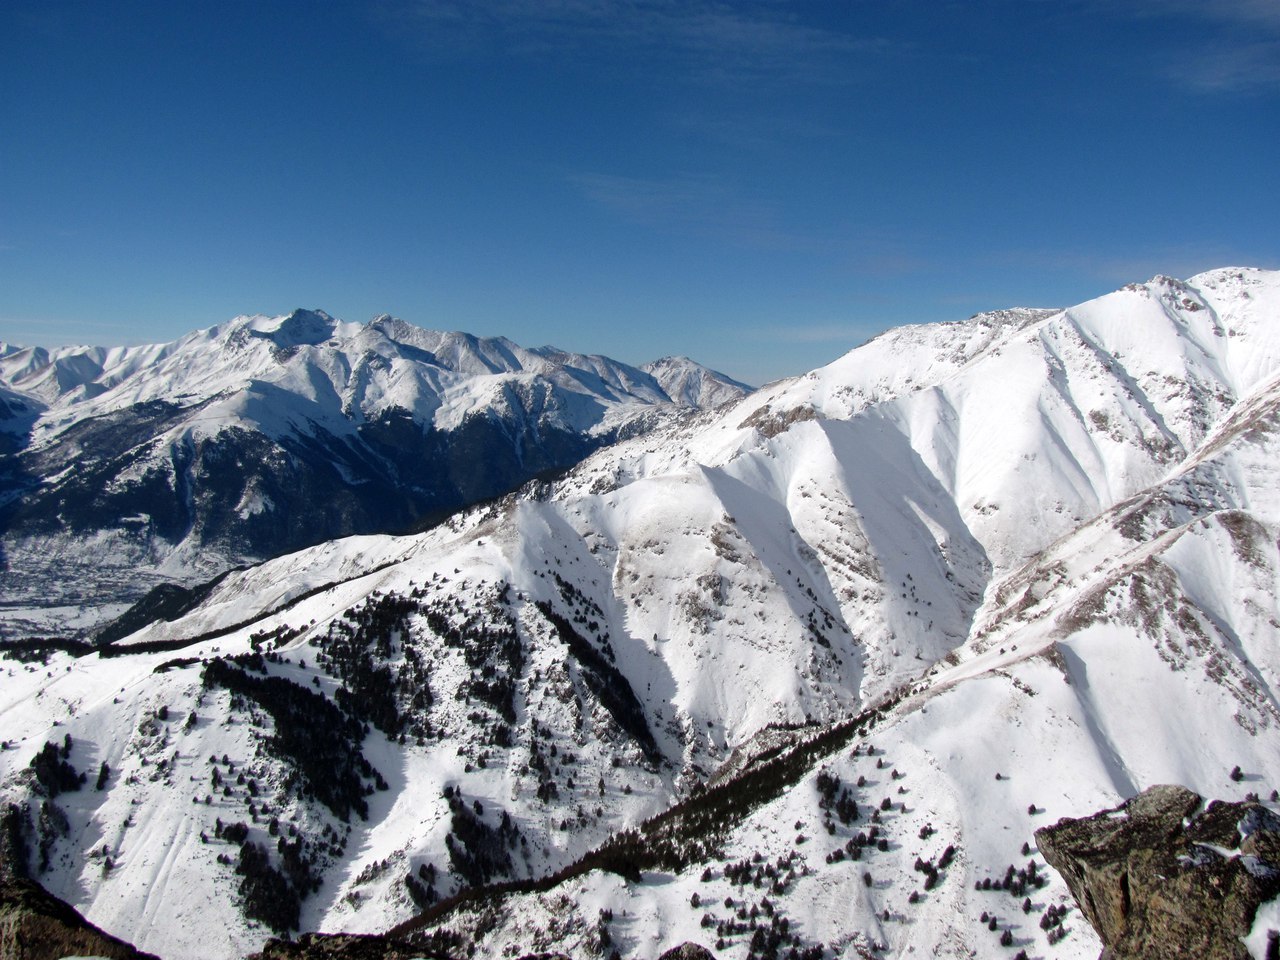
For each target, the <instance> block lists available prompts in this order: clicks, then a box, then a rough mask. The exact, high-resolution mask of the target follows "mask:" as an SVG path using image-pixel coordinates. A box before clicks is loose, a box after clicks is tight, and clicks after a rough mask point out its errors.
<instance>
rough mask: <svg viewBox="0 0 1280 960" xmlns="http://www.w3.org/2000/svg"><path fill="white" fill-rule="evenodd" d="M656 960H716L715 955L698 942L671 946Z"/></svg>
mask: <svg viewBox="0 0 1280 960" xmlns="http://www.w3.org/2000/svg"><path fill="white" fill-rule="evenodd" d="M658 960H716V955H715V954H714V953H712V952H711V951H710V950H708V949H707V948H706V947H704V946H701V945H699V944H696V943H682V944H680V946H678V947H672V948H671V949H670V950H668V951H667V952H666V953H664V954H663V955H662V956H660V957H659V958H658Z"/></svg>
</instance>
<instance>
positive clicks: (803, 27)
mask: <svg viewBox="0 0 1280 960" xmlns="http://www.w3.org/2000/svg"><path fill="white" fill-rule="evenodd" d="M382 9H383V12H384V13H383V18H384V20H385V22H387V23H389V24H391V25H393V26H394V27H395V28H396V29H397V30H399V31H401V32H403V33H404V34H405V35H406V36H408V37H410V38H411V39H412V40H413V41H414V42H416V43H417V44H419V45H420V46H421V48H423V49H425V50H426V51H428V52H429V53H431V54H433V55H436V56H444V57H468V56H474V55H477V54H489V55H501V56H514V57H522V58H535V59H544V58H548V59H549V58H559V57H564V56H565V55H572V56H575V57H578V58H586V59H594V60H596V61H597V62H598V63H600V64H607V65H609V66H611V67H612V68H615V69H625V68H626V67H628V66H630V67H632V68H634V69H643V70H648V69H651V68H653V67H654V66H655V65H656V66H660V67H663V68H665V69H666V70H669V71H670V70H674V71H678V72H679V73H680V74H682V75H684V76H686V77H688V76H696V77H699V78H702V79H708V80H725V81H742V80H749V79H752V78H782V79H791V80H809V81H822V80H827V81H830V80H837V79H839V78H840V77H841V76H842V74H843V65H844V64H845V63H847V62H848V60H849V57H850V56H851V55H853V54H859V53H866V52H868V51H870V50H874V49H880V48H883V47H885V46H887V42H886V41H885V40H883V39H881V38H876V37H851V36H848V35H845V34H842V33H837V32H834V31H831V30H826V29H822V28H819V27H815V26H812V25H809V24H806V23H802V22H800V21H799V20H798V19H797V18H796V17H795V16H793V15H792V13H791V12H790V11H789V10H788V9H787V5H786V4H779V3H770V2H755V3H735V4H726V3H722V2H714V0H460V2H454V0H391V2H389V3H388V4H386V5H384V7H383V8H382Z"/></svg>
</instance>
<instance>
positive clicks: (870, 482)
mask: <svg viewBox="0 0 1280 960" xmlns="http://www.w3.org/2000/svg"><path fill="white" fill-rule="evenodd" d="M1278 427H1280V273H1276V272H1265V271H1258V270H1249V269H1224V270H1216V271H1212V272H1210V273H1206V274H1201V275H1200V276H1197V277H1193V278H1191V279H1190V280H1188V281H1185V282H1182V281H1176V280H1171V279H1169V278H1163V277H1158V278H1156V279H1155V280H1153V281H1151V282H1149V283H1146V284H1135V285H1132V286H1130V287H1127V288H1125V289H1123V290H1120V291H1117V292H1115V293H1112V294H1109V295H1107V296H1104V297H1101V298H1099V299H1097V300H1094V301H1090V302H1088V303H1085V304H1081V305H1079V306H1076V307H1072V308H1070V309H1067V310H1060V311H1045V310H1009V311H1001V312H998V313H992V314H984V315H980V316H978V317H974V318H972V319H971V320H968V321H965V322H962V323H956V324H944V325H934V326H917V327H909V328H903V329H899V330H894V331H891V332H889V333H887V334H885V335H883V336H881V337H880V338H877V339H876V340H874V341H872V342H871V343H869V344H867V345H865V346H863V347H860V348H858V349H857V350H854V351H852V352H851V353H849V354H847V355H846V356H844V357H842V358H840V359H839V360H837V361H836V362H834V363H833V364H831V365H829V366H827V367H824V368H821V369H819V370H815V371H813V372H812V373H809V374H806V375H805V376H802V377H799V378H796V379H794V380H789V381H784V382H780V383H777V384H773V385H770V386H769V387H766V388H764V389H762V390H761V391H758V392H757V393H755V394H752V395H750V396H747V397H745V398H742V399H740V400H738V401H736V402H733V403H730V404H729V405H727V406H725V407H722V408H720V409H718V410H715V411H710V412H704V413H699V414H697V415H695V416H693V417H691V418H687V419H684V420H682V421H677V422H673V423H671V424H669V425H665V426H663V427H660V428H658V429H655V430H652V431H649V432H647V433H645V434H643V435H640V436H635V437H632V438H630V439H626V440H623V441H621V442H619V443H617V444H615V445H613V446H610V447H609V448H607V449H604V450H602V451H600V452H598V453H596V454H594V455H593V456H591V457H589V458H587V459H586V460H584V461H583V462H581V463H580V464H579V465H578V466H577V467H575V468H573V469H572V470H571V471H569V473H568V474H566V475H565V476H564V477H562V478H560V479H558V480H555V481H552V482H547V483H542V484H538V485H534V486H532V487H530V488H528V489H526V490H525V491H523V492H522V493H521V494H520V495H513V496H508V497H506V498H503V499H501V500H498V501H495V502H493V503H491V504H488V505H485V506H483V507H479V508H475V509H473V510H470V511H468V512H465V513H461V514H459V515H457V516H455V517H453V518H452V519H451V520H450V521H449V522H447V523H445V524H442V525H440V526H438V527H436V528H434V529H431V530H429V531H426V532H424V533H421V534H417V535H414V536H407V537H388V536H376V537H357V538H350V539H347V540H340V541H334V542H329V543H326V544H323V545H321V546H317V547H314V548H311V549H308V550H304V551H301V552H299V553H295V554H292V555H289V556H285V557H280V558H277V559H275V560H271V561H268V562H267V563H264V564H262V565H260V566H257V567H254V568H252V569H247V570H243V571H236V572H233V573H231V574H229V575H227V576H226V577H225V578H224V579H223V580H221V581H220V582H218V583H217V584H216V585H214V586H212V587H211V588H210V589H209V591H208V593H207V595H206V596H205V597H204V598H203V601H202V602H201V603H199V605H197V606H195V607H194V608H193V609H190V610H188V611H187V612H185V613H184V614H183V615H181V616H180V617H178V618H177V619H175V620H173V621H172V622H169V621H165V620H158V621H156V622H154V623H152V624H150V625H148V626H146V627H144V628H142V629H140V630H138V631H137V632H135V633H134V634H132V635H131V636H129V637H126V638H123V639H121V640H120V641H119V644H118V645H117V646H118V649H115V650H112V651H108V653H110V654H112V655H104V654H96V653H95V654H91V655H87V656H81V657H78V658H77V657H73V656H71V655H70V654H65V653H45V654H43V655H42V656H43V660H41V659H40V658H35V659H31V660H30V661H29V662H25V663H24V662H13V663H11V665H10V666H9V667H8V668H7V671H6V672H7V674H8V675H7V676H6V678H5V682H4V684H3V685H2V686H0V716H2V717H3V718H4V729H5V731H6V737H7V738H8V747H9V749H7V750H6V751H5V752H3V753H0V765H2V766H0V777H2V778H3V779H2V780H0V784H3V786H2V789H3V791H4V794H5V796H6V798H7V799H8V800H9V801H10V802H11V803H13V804H15V806H14V807H13V808H12V812H11V813H10V814H9V815H8V821H7V822H8V823H9V824H11V825H13V826H11V831H15V834H14V835H18V836H22V837H24V838H25V839H26V843H27V845H28V848H29V861H30V864H31V867H32V869H33V870H36V869H37V868H39V867H41V866H43V868H44V869H43V871H41V872H40V879H41V880H42V882H44V883H45V884H46V885H47V886H49V888H50V889H51V890H52V891H53V892H55V893H57V894H58V895H60V896H63V897H64V898H66V899H67V900H69V901H70V902H72V903H73V904H74V905H76V906H77V907H78V908H79V909H81V910H82V911H83V912H84V913H85V915H86V917H88V919H89V920H91V921H92V922H94V923H96V924H98V925H99V926H101V927H103V928H104V929H106V930H108V931H110V932H112V933H114V934H117V935H120V936H124V937H125V938H127V939H131V940H132V941H133V942H134V943H135V944H136V945H138V946H139V947H142V948H143V949H148V950H151V951H154V952H157V953H159V954H161V955H162V956H183V955H188V954H189V953H190V952H191V951H192V949H193V945H194V944H201V945H202V947H203V946H205V945H207V944H208V943H209V942H212V941H211V939H210V938H211V936H212V933H211V931H218V935H217V936H218V937H219V938H221V937H222V936H223V934H222V931H224V930H225V931H230V940H229V942H228V944H227V946H226V948H225V952H224V954H223V955H224V956H228V957H231V956H236V955H238V954H240V953H243V952H247V951H248V950H249V949H252V948H254V947H255V946H256V945H257V944H259V943H261V941H262V939H263V938H264V937H265V935H266V933H267V930H266V929H265V927H266V926H268V925H270V924H275V925H276V926H277V927H278V928H281V929H283V928H285V927H289V926H292V927H294V928H295V929H323V930H332V931H336V930H347V931H355V932H377V931H382V930H386V929H387V928H389V927H391V926H392V925H393V924H397V923H401V922H403V921H407V920H409V919H410V918H411V917H412V916H413V915H414V914H415V913H417V912H418V910H419V909H420V908H421V907H423V906H426V905H428V904H430V903H433V902H435V901H436V900H438V899H439V898H441V897H446V896H448V895H449V894H452V893H454V892H457V891H459V890H462V889H464V888H466V887H468V886H475V885H477V884H479V883H482V882H486V881H493V880H500V879H511V880H519V879H522V878H535V877H541V876H546V875H548V874H550V873H552V872H554V871H556V870H562V869H563V870H564V871H565V873H564V879H563V882H561V883H559V884H556V885H547V884H543V885H541V886H540V887H538V888H537V889H532V888H531V889H527V890H525V891H524V892H520V891H514V892H511V893H509V894H506V895H505V903H504V904H502V908H501V909H497V908H496V907H495V902H494V900H493V899H484V900H479V901H473V902H470V903H464V904H462V905H461V906H459V907H457V908H455V909H453V910H451V911H448V912H445V913H443V914H441V915H439V916H437V917H436V918H435V920H433V921H432V922H431V923H429V924H427V925H426V927H421V926H420V927H418V928H417V931H416V932H415V933H413V934H412V935H414V936H419V937H422V936H432V937H434V938H435V940H434V941H433V942H435V943H437V944H443V945H446V946H449V947H450V948H451V949H452V948H454V947H456V946H457V945H458V944H459V943H462V944H464V945H465V943H466V942H468V941H470V942H472V943H474V944H476V945H477V949H478V953H477V955H478V956H484V957H498V956H503V955H507V953H508V951H509V950H512V949H514V950H517V951H519V952H536V950H538V949H549V948H551V946H552V945H554V946H555V948H557V949H562V950H566V951H567V952H568V953H569V954H571V955H574V956H577V955H588V954H594V953H597V952H600V953H604V954H607V953H608V952H609V951H610V950H612V949H614V948H616V949H618V950H619V951H620V952H621V953H622V955H623V956H628V957H629V956H644V957H648V956H657V955H658V954H659V953H661V952H662V951H663V950H665V949H666V948H667V947H670V946H673V945H676V944H679V943H681V942H683V941H689V940H692V941H697V942H701V943H704V944H706V945H707V946H709V947H712V948H713V949H714V950H715V952H716V954H717V956H727V957H735V958H737V957H748V956H751V957H763V956H784V955H787V952H788V951H789V950H790V949H791V948H792V947H795V948H796V949H797V952H798V954H799V951H801V950H809V951H810V953H809V956H819V955H820V956H824V957H832V956H837V957H849V958H853V957H868V956H905V955H908V954H910V953H913V952H914V953H919V954H922V955H932V956H943V957H975V956H976V957H991V958H995V957H1011V956H1013V955H1014V953H1015V952H1016V951H1018V950H1023V951H1025V952H1026V953H1027V954H1028V955H1032V956H1042V957H1066V958H1085V957H1089V958H1092V957H1094V956H1096V955H1097V953H1098V951H1099V949H1100V945H1099V943H1098V941H1097V939H1096V937H1095V936H1094V935H1093V933H1092V931H1091V930H1090V929H1089V928H1088V926H1087V925H1086V924H1084V922H1083V921H1082V920H1081V919H1080V917H1079V915H1078V913H1076V912H1074V911H1072V910H1065V911H1064V910H1063V908H1064V907H1065V906H1066V905H1068V904H1069V897H1068V894H1067V890H1066V887H1065V885H1064V884H1063V883H1062V882H1061V880H1060V879H1058V878H1057V877H1056V876H1055V875H1052V874H1051V873H1050V872H1049V871H1048V870H1047V869H1046V868H1045V866H1044V863H1043V860H1041V859H1040V858H1038V856H1037V854H1036V851H1035V850H1034V847H1033V846H1032V844H1033V843H1034V840H1033V837H1032V833H1033V831H1034V829H1035V828H1036V827H1038V826H1041V825H1044V824H1045V823H1048V822H1052V821H1053V820H1054V819H1056V818H1058V817H1060V816H1082V815H1086V814H1090V813H1092V812H1093V811H1095V810H1097V809H1100V808H1103V807H1108V806H1114V805H1115V803H1116V802H1117V801H1118V800H1119V799H1122V798H1124V797H1128V796H1132V795H1133V794H1134V793H1136V792H1137V791H1139V790H1141V789H1143V788H1145V787H1147V786H1150V785H1152V784H1155V783H1164V782H1176V783H1182V784H1185V785H1186V786H1188V787H1190V788H1191V789H1193V790H1195V791H1196V792H1197V793H1200V794H1201V795H1203V796H1216V797H1224V798H1239V797H1243V795H1244V794H1245V793H1246V792H1255V793H1257V792H1260V793H1262V794H1263V795H1264V796H1266V795H1268V794H1269V792H1270V790H1271V789H1272V787H1273V786H1277V785H1278V784H1273V783H1271V782H1269V781H1268V778H1269V777H1271V776H1273V775H1274V771H1276V770H1280V700H1278V699H1277V696H1278V694H1280V600H1278V599H1277V598H1278V597H1280V590H1277V586H1278V581H1280V545H1278V543H1280V484H1278V483H1277V480H1276V471H1275V465H1276V464H1277V463H1280V446H1278V444H1280V441H1278V440H1277V437H1278V436H1280V433H1278V432H1277V428H1278ZM68 736H69V737H70V740H65V739H64V737H68ZM46 743H47V744H49V745H48V746H45V744H46ZM37 754H38V755H39V756H40V757H41V758H42V759H38V760H35V761H34V763H33V758H34V757H36V756H37ZM62 763H65V764H67V765H69V767H70V768H71V771H67V770H64V769H63V768H62V766H60V764H62ZM104 764H105V767H104V766H103V765H104ZM1237 767H1238V768H1239V769H1238V771H1235V774H1234V775H1233V768H1237ZM103 770H105V773H102V771H103ZM75 771H79V772H84V773H87V774H88V780H89V782H88V783H86V784H85V785H84V786H83V787H82V788H81V789H79V790H74V789H65V787H66V786H69V785H70V784H71V783H72V782H73V781H74V780H75V779H76V776H75ZM99 773H102V776H101V778H100V779H101V785H100V787H101V789H100V790H95V789H93V786H94V782H95V776H96V775H98V774H99ZM242 778H243V782H241V779H242ZM51 784H52V785H53V786H52V787H51V786H50V785H51ZM60 784H62V785H64V786H63V787H60V786H59V785H60ZM676 803H679V804H681V805H680V806H678V807H677V808H676V809H675V810H674V811H672V812H669V813H666V814H663V811H667V810H668V809H669V808H670V807H671V805H672V804H676ZM660 814H663V815H662V816H659V815H660ZM24 817H26V820H25V821H24V819H23V818H24ZM649 818H656V819H649ZM24 824H25V825H24ZM630 828H635V829H636V830H638V833H635V834H631V833H620V831H623V830H627V829H630ZM610 837H613V839H612V840H610V839H609V838H610ZM601 845H604V846H603V847H601ZM597 847H601V852H600V853H598V854H597V855H596V856H595V858H594V859H588V860H586V861H584V862H580V863H578V866H573V864H575V863H577V862H578V861H579V858H581V857H583V856H584V855H585V854H587V853H588V852H589V851H591V850H593V849H595V848H597ZM757 858H758V859H757ZM1032 863H1034V864H1035V866H1034V867H1033V866H1031V864H1032ZM628 864H630V866H628ZM601 868H607V869H601ZM228 890H231V891H234V893H233V895H232V896H228V895H227V892H228ZM271 903H274V904H283V905H284V912H283V913H281V912H280V908H279V907H271V906H268V904H271ZM295 908H296V910H297V912H296V914H295V913H293V912H291V911H292V910H293V909H295ZM246 917H249V918H256V919H253V920H252V922H249V921H247V920H246ZM783 918H785V920H786V923H785V924H784V923H783V922H782V920H783ZM255 924H256V925H255ZM753 924H754V926H753ZM404 930H405V931H408V930H409V927H406V928H404ZM433 931H434V932H433ZM757 931H759V932H757ZM1006 934H1007V936H1006ZM1263 939H1265V938H1263ZM1002 941H1004V942H1002ZM819 943H821V944H822V945H823V951H822V952H820V953H816V952H813V951H814V950H815V948H816V947H817V945H818V944H819Z"/></svg>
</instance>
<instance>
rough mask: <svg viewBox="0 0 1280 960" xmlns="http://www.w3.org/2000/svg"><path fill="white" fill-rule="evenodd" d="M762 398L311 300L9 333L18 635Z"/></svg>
mask: <svg viewBox="0 0 1280 960" xmlns="http://www.w3.org/2000/svg"><path fill="white" fill-rule="evenodd" d="M743 392H745V388H744V387H743V385H742V384H739V383H736V382H734V381H732V380H729V379H728V378H726V377H723V376H721V375H719V374H716V373H714V372H712V371H710V370H707V369H705V368H703V367H700V366H699V365H698V364H695V363H693V362H692V361H690V360H687V359H684V358H676V359H669V360H666V361H661V362H660V363H659V364H657V365H655V370H654V372H653V373H652V374H651V373H649V372H646V371H645V370H642V369H639V368H636V367H630V366H627V365H626V364H622V363H618V362H616V361H613V360H609V359H608V358H605V357H598V356H583V355H580V354H574V353H566V352H564V351H561V350H557V349H555V348H552V347H543V348H540V349H537V350H528V349H525V348H523V347H521V346H519V345H517V344H515V343H512V342H511V341H509V340H506V339H502V338H498V339H481V338H477V337H473V336H471V335H469V334H464V333H443V332H439V331H434V330H423V329H420V328H418V327H415V326H412V325H410V324H408V323H404V322H403V321H400V320H395V319H393V318H391V317H379V318H378V319H376V320H373V321H371V322H370V323H367V324H356V323H344V322H340V321H338V320H335V319H333V318H332V317H329V316H328V315H327V314H324V313H321V312H312V311H304V310H299V311H295V312H294V313H292V314H289V315H288V316H281V317H261V316H257V317H240V318H237V319H235V320H233V321H231V322H229V323H227V324H224V325H222V326H218V327H213V328H211V329H208V330H200V331H197V332H195V333H192V334H189V335H188V336H186V337H184V338H182V339H181V340H178V341H176V342H173V343H167V344H159V345H153V346H143V347H128V348H101V347H67V348H62V349H58V350H53V351H48V350H44V349H38V348H37V349H31V348H27V349H22V348H18V347H12V346H8V345H4V344H0V551H2V552H0V557H3V558H4V560H5V564H6V568H5V571H4V574H3V576H4V578H5V581H6V583H5V586H6V590H5V596H4V598H3V602H4V603H5V607H6V609H7V614H8V620H9V629H8V631H7V632H8V634H9V635H13V634H15V633H27V634H37V635H40V634H45V635H47V634H50V633H53V634H58V635H64V636H65V635H74V634H76V633H81V632H87V631H88V630H89V629H91V628H92V627H93V626H94V625H95V624H96V623H98V622H100V621H101V620H102V619H103V618H104V616H105V615H108V614H112V613H118V612H119V611H120V610H121V609H122V606H121V605H122V604H123V605H127V604H128V603H129V602H132V601H134V600H136V599H138V597H139V596H141V595H142V593H143V592H145V590H146V589H147V588H148V587H150V586H152V585H153V584H155V583H163V582H169V581H177V582H179V583H183V584H189V583H191V582H193V581H198V580H204V579H207V578H208V577H210V576H212V575H213V574H215V573H218V572H221V571H222V570H225V569H226V568H227V567H229V566H234V565H237V564H242V563H245V562H250V561H259V560H263V559H266V558H268V557H271V556H278V555H280V554H282V553H286V552H290V551H293V550H296V549H299V548H300V547H304V546H309V545H311V544H314V543H317V542H320V541H324V540H328V539H332V538H334V537H339V536H345V535H349V534H352V533H371V532H403V531H405V530H408V529H410V528H412V527H414V526H417V525H419V524H422V523H423V522H425V521H430V520H432V519H438V518H439V517H441V516H443V515H445V514H447V513H449V512H452V511H454V510H456V509H458V508H460V507H463V506H467V505H470V504H473V503H476V502H479V501H482V500H485V499H487V498H490V497H493V496H497V495H500V494H504V493H507V492H508V491H510V490H512V489H514V488H516V487H517V486H519V485H520V484H521V483H523V482H525V481H526V480H528V479H530V478H532V477H535V476H539V475H542V474H544V473H548V472H555V471H559V470H563V469H564V468H566V467H568V466H571V465H572V464H574V463H576V462H577V461H578V460H580V459H582V457H584V456H586V455H587V454H588V453H590V452H591V451H593V450H595V449H598V448H599V447H601V446H603V445H605V444H606V443H609V442H612V441H613V440H615V439H617V438H618V437H621V436H627V435H629V434H635V433H640V432H643V431H644V430H647V429H650V428H652V427H653V426H655V425H656V424H658V423H661V422H663V421H665V420H667V419H671V418H673V417H677V416H679V415H680V414H681V412H682V411H686V410H688V409H696V408H701V407H706V406H709V405H712V404H714V403H719V402H724V401H725V400H728V399H732V398H735V397H738V396H741V395H742V393H743Z"/></svg>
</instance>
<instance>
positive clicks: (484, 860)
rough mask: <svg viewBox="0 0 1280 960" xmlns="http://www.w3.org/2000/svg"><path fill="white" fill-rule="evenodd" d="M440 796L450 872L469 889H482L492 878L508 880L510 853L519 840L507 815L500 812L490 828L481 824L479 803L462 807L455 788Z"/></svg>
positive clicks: (504, 812) (459, 796) (517, 833)
mask: <svg viewBox="0 0 1280 960" xmlns="http://www.w3.org/2000/svg"><path fill="white" fill-rule="evenodd" d="M444 796H445V799H446V800H448V802H449V811H450V814H451V819H450V824H449V825H450V830H449V833H448V834H446V836H445V838H444V845H445V848H446V849H447V850H448V851H449V862H450V864H451V865H452V867H453V870H454V872H455V873H457V874H458V876H460V877H461V878H462V879H463V881H464V882H465V883H466V884H467V885H468V886H471V887H479V886H483V885H484V884H486V883H489V882H490V881H491V880H493V878H494V877H499V876H510V874H511V870H512V862H511V851H512V850H513V849H515V848H516V847H517V846H518V845H519V843H520V840H521V836H520V828H519V827H518V826H516V824H515V822H514V821H513V820H512V819H511V815H510V814H508V813H507V812H506V811H505V810H504V811H503V812H502V817H501V820H500V821H499V823H498V825H497V826H496V827H493V826H490V825H489V824H487V823H485V821H484V819H483V817H484V806H483V804H481V803H480V801H479V800H473V801H472V802H471V803H470V804H468V803H466V802H465V801H464V800H463V798H462V791H461V790H458V789H457V788H455V787H445V789H444Z"/></svg>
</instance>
